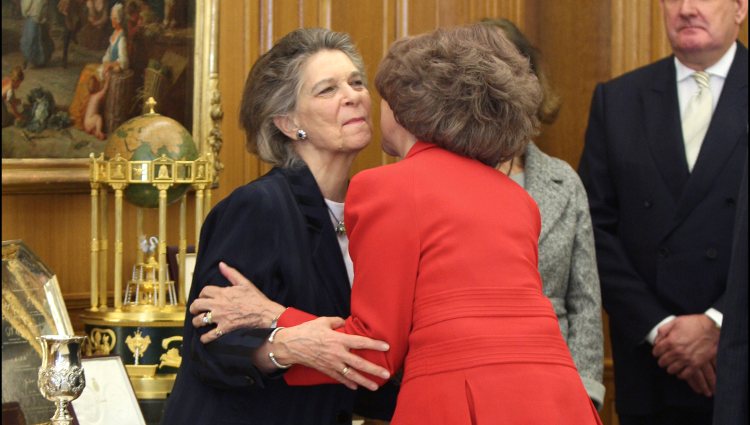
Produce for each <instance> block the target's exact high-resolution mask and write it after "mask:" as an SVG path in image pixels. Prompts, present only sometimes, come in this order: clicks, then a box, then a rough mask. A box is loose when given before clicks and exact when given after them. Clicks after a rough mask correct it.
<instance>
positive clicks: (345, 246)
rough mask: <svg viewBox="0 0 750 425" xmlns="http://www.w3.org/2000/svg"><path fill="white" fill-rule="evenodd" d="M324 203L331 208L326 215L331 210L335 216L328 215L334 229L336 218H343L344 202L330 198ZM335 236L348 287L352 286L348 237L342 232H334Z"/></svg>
mask: <svg viewBox="0 0 750 425" xmlns="http://www.w3.org/2000/svg"><path fill="white" fill-rule="evenodd" d="M325 201H326V204H327V205H328V208H330V209H331V211H329V212H328V215H329V216H331V212H333V215H335V216H336V217H335V218H334V217H332V216H331V217H330V218H331V223H332V224H333V228H334V229H335V228H336V226H338V224H339V223H338V221H339V220H338V219H339V218H341V220H343V219H344V203H343V202H335V201H331V200H330V199H326V200H325ZM336 236H337V238H338V240H339V246H340V247H341V256H342V257H344V265H345V266H346V274H347V275H348V276H349V287H351V286H352V284H353V283H354V264H353V263H352V257H350V256H349V238H347V237H346V233H344V234H338V233H336Z"/></svg>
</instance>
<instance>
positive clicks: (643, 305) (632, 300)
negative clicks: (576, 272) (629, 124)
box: [578, 84, 671, 347]
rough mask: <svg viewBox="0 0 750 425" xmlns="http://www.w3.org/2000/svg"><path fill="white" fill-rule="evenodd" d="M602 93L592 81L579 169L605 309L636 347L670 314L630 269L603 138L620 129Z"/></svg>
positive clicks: (610, 160) (612, 173) (627, 342)
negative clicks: (610, 120)
mask: <svg viewBox="0 0 750 425" xmlns="http://www.w3.org/2000/svg"><path fill="white" fill-rule="evenodd" d="M605 96H606V93H605V85H602V84H599V85H597V87H596V89H595V91H594V97H593V100H592V102H591V111H590V114H589V124H588V128H587V129H586V143H585V145H584V149H583V154H582V156H581V162H580V165H579V169H578V172H579V175H580V176H581V181H582V182H583V185H584V187H585V188H586V192H587V193H588V198H589V206H590V210H591V219H592V222H593V226H594V239H595V241H596V256H597V264H598V267H599V278H600V279H601V290H602V301H603V303H604V308H605V309H606V310H607V313H608V314H609V315H610V317H612V319H613V323H616V324H617V326H618V330H619V331H620V332H621V333H622V334H623V335H624V336H625V338H626V339H627V340H626V341H623V342H624V343H626V344H628V345H630V346H632V347H635V346H636V345H638V344H641V343H643V342H644V341H645V338H646V335H647V334H648V332H649V331H650V330H651V329H652V328H653V327H654V326H656V325H657V324H658V323H659V322H660V321H661V320H662V319H664V318H665V317H667V316H669V315H670V314H671V312H670V311H669V310H668V309H666V308H665V307H664V306H663V305H662V304H661V303H660V302H659V300H658V299H657V297H656V295H655V294H654V292H653V291H652V290H651V288H650V287H649V286H648V284H647V283H646V282H645V281H644V280H643V278H642V277H641V276H640V275H639V273H638V272H637V271H636V270H635V268H634V267H633V264H632V262H631V261H630V258H629V257H628V254H627V253H626V252H625V249H624V247H623V245H622V242H621V241H620V239H619V236H618V222H619V211H618V207H619V201H618V198H617V189H616V187H615V182H616V179H617V177H618V176H616V175H615V174H614V173H615V169H614V168H615V167H614V166H613V163H614V161H616V160H617V159H616V158H613V157H612V155H611V153H610V152H608V148H609V146H608V145H609V142H610V141H609V140H608V137H609V136H610V135H609V132H610V131H613V132H614V131H620V130H621V131H625V129H612V130H610V127H614V124H610V123H607V116H606V114H607V111H606V108H605V104H608V103H606V102H605ZM615 119H616V118H615ZM636 306H637V308H636Z"/></svg>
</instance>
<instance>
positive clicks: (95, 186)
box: [91, 154, 99, 311]
mask: <svg viewBox="0 0 750 425" xmlns="http://www.w3.org/2000/svg"><path fill="white" fill-rule="evenodd" d="M91 155H92V156H93V155H94V154H91ZM98 197H99V183H93V182H92V183H91V310H92V311H97V310H98V308H97V304H96V302H97V289H98V286H97V276H99V271H98V261H99V253H98V250H99V239H98V238H99V233H98V231H99V219H98V217H99V211H98V206H99V199H98Z"/></svg>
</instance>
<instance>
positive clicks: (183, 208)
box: [171, 195, 187, 305]
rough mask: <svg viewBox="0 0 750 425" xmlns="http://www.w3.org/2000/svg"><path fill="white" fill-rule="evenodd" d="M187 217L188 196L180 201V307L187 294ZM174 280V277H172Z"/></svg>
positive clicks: (178, 300) (178, 298) (178, 299)
mask: <svg viewBox="0 0 750 425" xmlns="http://www.w3.org/2000/svg"><path fill="white" fill-rule="evenodd" d="M186 215H187V195H186V196H183V197H182V199H181V200H180V245H179V253H178V256H179V261H178V263H179V267H178V268H177V270H178V272H177V273H178V274H179V276H180V278H179V282H178V288H180V290H179V293H178V295H177V302H178V303H179V304H180V305H184V304H185V299H186V298H187V294H185V253H186V252H187V236H186V230H185V220H186V218H185V217H186ZM171 277H172V279H173V280H174V276H171Z"/></svg>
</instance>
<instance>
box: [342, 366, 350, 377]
mask: <svg viewBox="0 0 750 425" xmlns="http://www.w3.org/2000/svg"><path fill="white" fill-rule="evenodd" d="M349 370H350V369H349V366H344V368H343V369H341V374H342V375H344V376H346V374H347V373H349Z"/></svg>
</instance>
